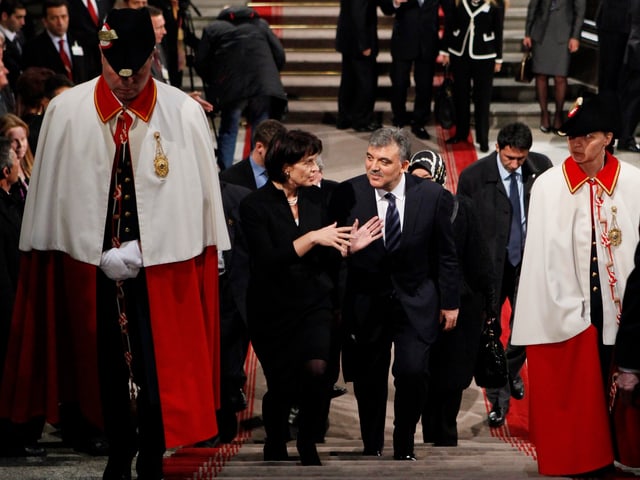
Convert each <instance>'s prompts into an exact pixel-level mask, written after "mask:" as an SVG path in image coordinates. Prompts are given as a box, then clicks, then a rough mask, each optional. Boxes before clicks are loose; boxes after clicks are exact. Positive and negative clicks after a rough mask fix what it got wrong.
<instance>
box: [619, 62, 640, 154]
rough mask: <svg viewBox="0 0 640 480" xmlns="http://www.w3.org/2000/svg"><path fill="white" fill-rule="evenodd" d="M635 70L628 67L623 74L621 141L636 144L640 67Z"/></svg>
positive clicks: (639, 113) (639, 99)
mask: <svg viewBox="0 0 640 480" xmlns="http://www.w3.org/2000/svg"><path fill="white" fill-rule="evenodd" d="M635 67H637V68H636V69H635V70H633V69H631V68H629V67H628V66H627V67H625V68H624V70H623V73H622V79H623V83H622V87H621V88H620V105H621V109H622V118H621V120H622V123H621V125H622V127H621V130H620V140H621V141H622V142H628V143H635V132H636V129H637V128H638V122H640V65H636V66H635Z"/></svg>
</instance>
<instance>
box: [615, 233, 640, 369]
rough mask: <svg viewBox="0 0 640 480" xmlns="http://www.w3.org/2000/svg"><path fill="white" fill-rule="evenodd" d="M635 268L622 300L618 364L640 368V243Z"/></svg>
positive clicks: (618, 337) (616, 354) (617, 350)
mask: <svg viewBox="0 0 640 480" xmlns="http://www.w3.org/2000/svg"><path fill="white" fill-rule="evenodd" d="M634 261H635V268H634V269H633V271H632V272H631V274H630V275H629V278H628V279H627V286H626V287H625V291H624V298H623V301H622V316H621V317H620V329H619V330H618V335H617V337H616V348H615V349H614V352H615V362H616V365H618V366H619V367H623V368H628V369H632V370H640V351H639V350H638V346H640V244H638V248H637V249H636V254H635V259H634Z"/></svg>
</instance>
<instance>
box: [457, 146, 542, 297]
mask: <svg viewBox="0 0 640 480" xmlns="http://www.w3.org/2000/svg"><path fill="white" fill-rule="evenodd" d="M497 155H498V153H497V152H493V153H491V154H489V155H487V156H486V157H484V158H481V159H480V160H478V161H477V162H475V163H472V164H471V165H469V166H468V167H467V168H465V169H464V170H463V171H462V173H461V174H460V179H459V180H458V192H457V193H458V194H459V195H464V196H466V197H469V198H471V200H473V202H474V204H475V207H476V213H477V214H478V217H479V218H480V225H481V226H482V233H483V236H484V238H486V239H487V243H488V246H489V253H490V255H491V259H492V260H493V265H494V272H495V280H496V288H495V291H496V294H497V295H500V291H501V287H502V272H503V271H504V261H505V255H506V250H507V242H508V241H509V230H510V228H511V203H509V196H508V194H507V192H506V191H505V189H504V185H503V184H502V180H501V178H500V172H499V170H498V164H497V163H496V162H497V161H498V159H497ZM551 166H552V163H551V160H549V158H548V157H547V156H545V155H541V154H539V153H534V152H529V156H528V158H527V160H526V161H525V162H524V164H523V165H522V181H523V184H524V209H525V215H526V212H527V211H528V208H529V196H530V194H531V186H532V185H533V182H534V181H535V179H536V178H537V177H538V176H539V175H540V174H541V173H542V172H544V171H545V170H546V169H547V168H550V167H551Z"/></svg>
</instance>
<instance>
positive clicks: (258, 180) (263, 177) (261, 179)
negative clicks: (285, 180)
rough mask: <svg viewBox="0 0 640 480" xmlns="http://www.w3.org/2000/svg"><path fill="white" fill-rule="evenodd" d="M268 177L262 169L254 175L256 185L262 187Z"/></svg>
mask: <svg viewBox="0 0 640 480" xmlns="http://www.w3.org/2000/svg"><path fill="white" fill-rule="evenodd" d="M268 179H269V177H268V176H267V171H266V170H265V171H263V172H261V173H260V175H258V176H257V177H256V187H257V188H260V187H262V186H263V185H264V184H265V183H267V180H268Z"/></svg>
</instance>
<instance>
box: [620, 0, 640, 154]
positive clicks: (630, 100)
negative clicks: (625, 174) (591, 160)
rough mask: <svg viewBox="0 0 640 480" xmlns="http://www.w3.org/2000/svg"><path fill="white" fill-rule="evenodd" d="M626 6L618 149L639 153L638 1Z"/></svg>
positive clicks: (632, 1) (639, 75)
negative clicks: (627, 20)
mask: <svg viewBox="0 0 640 480" xmlns="http://www.w3.org/2000/svg"><path fill="white" fill-rule="evenodd" d="M628 5H629V6H628V8H629V11H628V13H629V15H628V19H629V23H630V30H629V36H628V38H627V44H626V47H625V50H624V62H623V68H622V75H621V82H620V85H621V87H620V105H621V107H622V108H621V110H622V111H621V114H622V128H621V129H620V140H619V141H618V149H619V150H626V151H629V152H634V153H640V145H639V144H638V143H637V142H636V138H635V132H636V129H637V128H638V122H640V0H630V1H629V3H628Z"/></svg>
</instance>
